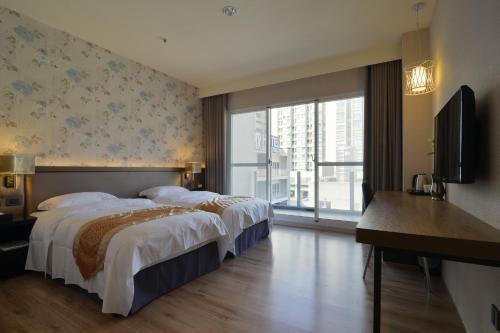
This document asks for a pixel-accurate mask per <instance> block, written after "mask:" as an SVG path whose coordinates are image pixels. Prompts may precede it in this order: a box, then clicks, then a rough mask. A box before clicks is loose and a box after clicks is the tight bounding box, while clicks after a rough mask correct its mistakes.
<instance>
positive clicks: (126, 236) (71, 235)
mask: <svg viewBox="0 0 500 333" xmlns="http://www.w3.org/2000/svg"><path fill="white" fill-rule="evenodd" d="M158 206H162V205H160V204H157V203H154V202H153V201H151V200H147V199H109V200H102V201H100V202H97V203H96V202H92V203H87V204H80V205H76V206H70V207H62V208H55V209H52V210H49V211H46V212H37V213H35V214H34V215H35V216H36V217H37V218H38V219H37V222H36V223H35V225H34V227H33V230H32V233H31V236H30V245H29V252H28V259H27V262H26V269H29V270H35V271H40V272H45V273H47V274H50V275H51V276H52V278H62V279H64V281H65V283H66V284H76V285H78V286H80V287H81V288H83V289H85V290H87V291H89V292H92V293H97V294H98V295H99V297H100V298H101V299H102V300H103V304H102V312H104V313H117V314H121V315H123V316H127V315H128V314H129V312H130V310H131V306H132V302H133V298H134V275H135V274H136V273H138V272H139V271H140V270H142V269H144V268H147V267H150V266H152V265H155V264H157V263H160V262H163V261H166V260H169V259H171V258H175V257H178V256H180V255H182V254H185V253H188V252H190V251H192V250H195V249H197V248H200V247H201V246H203V245H205V244H208V243H210V242H213V241H216V242H217V245H218V249H219V258H220V260H222V259H223V258H224V255H225V253H226V251H227V250H228V246H229V238H228V231H227V229H226V227H225V225H224V223H223V222H222V220H221V219H220V217H219V216H218V215H217V214H212V213H207V212H193V213H187V214H182V215H174V216H168V217H163V218H160V219H156V220H153V221H149V222H146V223H141V224H137V225H132V226H129V227H127V228H125V229H123V230H121V231H119V232H118V233H117V234H116V235H114V236H113V238H112V239H111V241H110V242H109V245H108V249H107V252H106V257H105V261H104V269H103V270H102V271H100V272H98V273H97V274H96V275H95V276H93V277H91V278H90V279H88V280H84V279H83V277H82V275H81V273H80V271H79V268H78V266H77V265H76V263H75V259H74V257H73V242H74V239H75V235H76V234H77V232H78V231H79V229H80V227H81V226H83V225H85V224H86V223H88V222H90V221H92V220H94V219H96V218H99V217H103V216H109V215H111V214H115V213H121V212H126V211H131V210H138V209H144V208H149V207H158Z"/></svg>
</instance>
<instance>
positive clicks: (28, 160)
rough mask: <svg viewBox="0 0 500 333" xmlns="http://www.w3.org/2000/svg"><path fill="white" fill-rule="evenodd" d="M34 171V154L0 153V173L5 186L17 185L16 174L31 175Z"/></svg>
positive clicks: (14, 186)
mask: <svg viewBox="0 0 500 333" xmlns="http://www.w3.org/2000/svg"><path fill="white" fill-rule="evenodd" d="M34 173H35V156H33V155H21V154H15V155H0V174H4V175H7V176H6V177H5V178H4V186H5V187H6V188H16V187H17V175H32V174H34Z"/></svg>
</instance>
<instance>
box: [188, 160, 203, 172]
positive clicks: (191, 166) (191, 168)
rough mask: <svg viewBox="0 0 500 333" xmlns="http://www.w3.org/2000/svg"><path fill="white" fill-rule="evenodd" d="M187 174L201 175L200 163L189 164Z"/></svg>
mask: <svg viewBox="0 0 500 333" xmlns="http://www.w3.org/2000/svg"><path fill="white" fill-rule="evenodd" d="M186 172H191V173H201V163H200V162H187V163H186Z"/></svg>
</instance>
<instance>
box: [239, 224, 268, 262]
mask: <svg viewBox="0 0 500 333" xmlns="http://www.w3.org/2000/svg"><path fill="white" fill-rule="evenodd" d="M268 236H269V223H268V222H267V220H264V221H262V222H259V223H256V224H254V225H252V226H251V227H248V228H246V229H244V230H243V232H242V233H241V234H240V235H239V236H238V237H236V240H235V250H236V255H237V256H238V255H240V254H241V253H242V252H244V251H245V250H247V249H249V248H251V247H252V246H254V245H255V244H257V243H258V242H259V241H260V240H262V239H264V238H267V237H268Z"/></svg>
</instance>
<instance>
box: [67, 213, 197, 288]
mask: <svg viewBox="0 0 500 333" xmlns="http://www.w3.org/2000/svg"><path fill="white" fill-rule="evenodd" d="M196 211H197V210H196V209H192V208H183V207H154V208H145V209H138V210H133V211H128V212H123V213H118V214H113V215H108V216H103V217H99V218H97V219H95V220H92V221H90V222H89V223H87V224H85V225H84V226H82V227H81V228H80V230H78V233H77V234H76V236H75V241H74V243H73V256H74V257H75V260H76V264H77V265H78V268H79V269H80V273H81V274H82V276H83V278H84V279H85V280H88V279H89V278H91V277H92V276H94V275H95V274H96V273H97V272H99V271H101V270H102V269H103V268H104V258H105V257H106V251H107V249H108V244H109V242H110V240H111V238H112V237H113V236H114V235H116V233H118V232H119V231H121V230H123V229H125V228H127V227H129V226H132V225H135V224H140V223H144V222H148V221H152V220H156V219H160V218H162V217H167V216H173V215H180V214H185V213H191V212H196Z"/></svg>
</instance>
